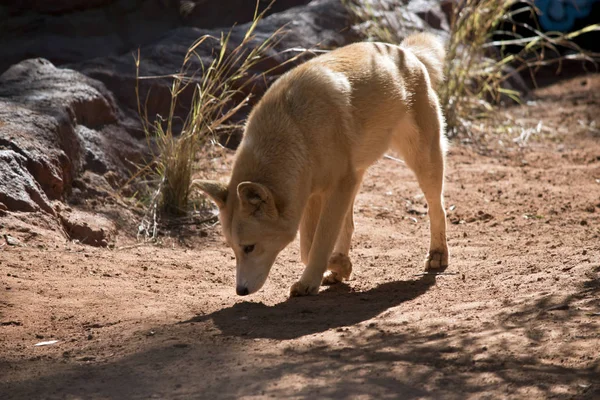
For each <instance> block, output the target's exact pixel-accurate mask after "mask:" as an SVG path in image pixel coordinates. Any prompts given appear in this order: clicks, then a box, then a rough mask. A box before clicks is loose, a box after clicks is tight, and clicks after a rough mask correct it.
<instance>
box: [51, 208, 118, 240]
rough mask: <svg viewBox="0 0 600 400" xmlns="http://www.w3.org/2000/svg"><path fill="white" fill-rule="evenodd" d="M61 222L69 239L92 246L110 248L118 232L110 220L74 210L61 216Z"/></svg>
mask: <svg viewBox="0 0 600 400" xmlns="http://www.w3.org/2000/svg"><path fill="white" fill-rule="evenodd" d="M60 220H61V222H62V224H63V227H64V228H65V231H66V233H67V235H68V236H69V239H71V240H79V241H80V242H81V243H84V244H89V245H91V246H98V247H106V246H108V243H109V242H110V241H111V240H112V236H113V235H114V233H115V230H116V229H115V226H114V224H113V223H112V222H111V221H109V220H108V219H106V218H104V217H102V216H100V215H96V214H91V213H87V212H84V211H78V210H74V211H72V212H70V213H65V214H61V215H60Z"/></svg>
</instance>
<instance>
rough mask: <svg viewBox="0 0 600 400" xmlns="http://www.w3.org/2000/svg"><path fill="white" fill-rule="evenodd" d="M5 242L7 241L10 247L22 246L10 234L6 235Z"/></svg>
mask: <svg viewBox="0 0 600 400" xmlns="http://www.w3.org/2000/svg"><path fill="white" fill-rule="evenodd" d="M4 240H6V244H7V245H9V246H19V245H20V244H21V243H20V242H19V241H18V240H17V239H16V238H14V237H12V236H11V235H9V234H5V235H4Z"/></svg>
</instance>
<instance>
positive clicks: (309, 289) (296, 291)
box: [290, 281, 319, 297]
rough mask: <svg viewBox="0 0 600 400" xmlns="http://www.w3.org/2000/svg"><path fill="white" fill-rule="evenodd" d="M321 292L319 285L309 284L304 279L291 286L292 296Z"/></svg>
mask: <svg viewBox="0 0 600 400" xmlns="http://www.w3.org/2000/svg"><path fill="white" fill-rule="evenodd" d="M317 293H319V286H311V285H307V284H306V283H304V282H302V281H298V282H296V283H294V284H293V285H292V287H291V288H290V297H300V296H308V295H311V294H317Z"/></svg>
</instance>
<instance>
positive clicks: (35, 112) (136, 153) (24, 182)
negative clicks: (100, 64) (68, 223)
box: [0, 59, 142, 212]
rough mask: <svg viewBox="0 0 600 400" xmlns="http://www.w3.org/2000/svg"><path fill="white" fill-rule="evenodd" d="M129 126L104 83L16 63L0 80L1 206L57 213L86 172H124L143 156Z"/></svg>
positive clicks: (37, 63)
mask: <svg viewBox="0 0 600 400" xmlns="http://www.w3.org/2000/svg"><path fill="white" fill-rule="evenodd" d="M126 122H127V119H126V118H125V117H124V116H122V115H121V113H120V111H119V109H118V108H117V106H116V103H115V101H114V99H113V97H112V95H111V94H110V93H109V92H108V91H107V90H106V88H105V87H104V85H103V84H102V83H100V82H98V81H94V80H93V79H91V78H89V77H86V76H85V75H82V74H81V73H79V72H76V71H73V70H68V69H60V68H56V67H55V66H54V65H52V64H51V63H50V62H49V61H47V60H43V59H33V60H26V61H23V62H21V63H19V64H16V65H14V66H12V67H11V68H10V69H8V70H7V71H6V72H5V73H4V74H2V75H1V76H0V151H1V152H2V156H1V157H0V171H4V173H2V176H1V177H0V201H2V202H4V203H5V204H6V205H7V207H8V208H9V209H11V210H16V211H36V210H39V209H41V210H44V211H46V212H51V211H52V208H51V207H50V206H49V203H48V200H61V199H64V197H65V195H66V194H68V193H70V191H71V184H72V181H73V179H74V178H75V177H76V176H78V175H79V174H80V173H81V172H82V170H83V169H84V168H88V169H91V170H95V171H98V172H101V173H104V172H106V171H107V170H108V169H116V170H119V171H121V172H123V171H126V170H127V166H126V165H125V159H129V160H131V161H134V162H135V161H137V160H139V159H140V158H141V154H142V146H141V145H140V144H139V143H137V142H136V140H134V139H133V138H132V137H131V136H130V135H129V133H128V131H127V129H126ZM40 188H41V190H40Z"/></svg>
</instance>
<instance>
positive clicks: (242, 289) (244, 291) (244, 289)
mask: <svg viewBox="0 0 600 400" xmlns="http://www.w3.org/2000/svg"><path fill="white" fill-rule="evenodd" d="M235 292H236V293H237V294H238V295H240V296H246V295H247V294H248V288H247V287H245V286H237V287H236V288H235Z"/></svg>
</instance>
